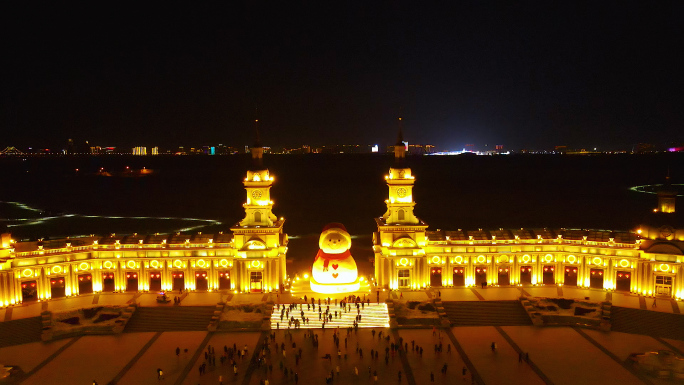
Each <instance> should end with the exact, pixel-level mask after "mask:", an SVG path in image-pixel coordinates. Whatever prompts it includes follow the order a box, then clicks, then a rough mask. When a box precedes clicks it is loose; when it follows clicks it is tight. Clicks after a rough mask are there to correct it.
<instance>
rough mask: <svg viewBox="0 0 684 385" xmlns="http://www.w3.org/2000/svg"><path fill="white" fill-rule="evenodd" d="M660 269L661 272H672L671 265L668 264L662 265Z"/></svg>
mask: <svg viewBox="0 0 684 385" xmlns="http://www.w3.org/2000/svg"><path fill="white" fill-rule="evenodd" d="M658 269H659V270H660V271H664V272H668V271H670V265H668V264H667V263H661V264H660V266H658Z"/></svg>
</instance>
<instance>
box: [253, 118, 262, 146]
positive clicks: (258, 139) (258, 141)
mask: <svg viewBox="0 0 684 385" xmlns="http://www.w3.org/2000/svg"><path fill="white" fill-rule="evenodd" d="M254 133H255V136H254V145H253V146H252V147H262V145H261V135H259V119H254Z"/></svg>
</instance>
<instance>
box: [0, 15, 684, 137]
mask: <svg viewBox="0 0 684 385" xmlns="http://www.w3.org/2000/svg"><path fill="white" fill-rule="evenodd" d="M16 3H21V2H16ZM275 3H276V2H263V3H262V2H259V3H257V2H252V3H251V4H250V5H247V6H245V5H236V4H234V5H232V6H231V7H230V8H227V7H226V8H215V9H206V8H202V9H198V8H195V6H194V4H193V3H191V2H187V3H184V4H185V6H183V7H178V8H166V7H160V8H147V9H143V8H139V7H138V6H137V5H130V4H129V5H128V6H125V5H119V4H118V3H108V4H111V5H112V6H111V7H110V8H107V7H105V6H103V5H99V6H98V7H97V8H83V7H82V6H79V7H78V8H70V9H69V8H64V6H63V5H59V6H51V7H50V8H48V7H47V6H40V5H38V4H36V3H31V4H30V6H27V7H25V8H8V6H7V5H3V6H2V9H1V10H0V12H1V13H2V15H3V16H2V24H3V25H2V27H1V28H2V42H3V44H2V47H3V49H2V56H3V58H2V59H1V60H0V63H1V64H0V65H1V66H2V82H1V83H0V88H1V89H0V96H1V99H0V100H1V101H2V104H1V106H0V118H1V120H0V127H2V128H1V130H0V132H1V133H2V135H1V136H0V147H2V148H4V146H9V145H13V146H17V147H26V146H31V145H32V146H57V147H58V146H62V147H63V146H64V145H65V143H66V140H67V138H74V139H75V140H77V141H80V140H89V141H90V143H91V144H97V145H116V146H133V145H145V146H155V145H158V146H161V147H169V146H178V145H186V146H189V145H193V146H201V145H215V144H217V143H223V144H226V145H232V146H243V145H245V144H249V143H251V141H252V139H251V137H252V132H251V129H252V123H251V120H252V119H253V118H254V115H255V113H254V108H255V105H258V106H259V118H260V121H261V129H262V134H263V137H264V144H265V145H271V146H299V145H301V144H310V145H325V144H335V143H355V144H356V143H359V144H374V143H378V144H381V145H385V144H390V143H392V142H393V141H394V138H395V135H396V123H395V119H396V117H397V116H398V114H399V111H400V109H402V108H403V115H404V116H405V119H406V124H405V131H406V132H405V138H406V139H407V140H409V141H410V142H419V143H432V144H436V145H438V147H439V148H440V149H457V148H461V147H462V146H463V145H464V144H465V143H474V144H476V147H477V148H480V149H482V148H483V147H484V145H485V144H489V145H490V146H492V145H494V144H504V145H506V147H507V148H510V149H519V148H522V147H526V148H537V149H541V148H549V147H553V146H554V145H561V144H563V145H568V146H576V147H579V146H582V147H594V146H597V147H601V148H604V149H613V148H630V147H631V146H632V145H633V144H634V143H637V142H650V143H655V144H658V145H662V146H664V145H667V144H671V143H682V142H684V134H683V133H684V129H683V127H684V108H683V106H684V75H683V73H684V59H683V58H684V53H683V52H684V31H683V29H684V28H683V25H684V22H682V20H684V12H683V10H684V3H682V2H633V1H626V2H623V1H620V2H614V3H608V2H586V3H585V2H582V3H577V2H562V3H561V2H537V3H531V2H527V3H524V5H516V4H512V3H511V2H500V3H496V2H489V1H477V2H476V1H471V2H441V3H442V5H439V6H435V5H434V4H433V5H430V4H429V3H428V4H426V3H424V2H412V3H411V5H401V4H399V3H395V2H381V3H374V4H372V5H366V4H364V2H338V3H327V2H325V4H326V6H322V7H321V8H315V7H314V6H317V5H319V4H323V3H318V2H309V3H306V5H307V6H294V5H292V4H291V3H290V2H281V3H280V4H277V5H274V4H275ZM446 3H449V4H448V5H446ZM451 3H457V4H451ZM329 4H334V6H333V5H329ZM402 4H403V3H402ZM115 5H116V6H115ZM117 6H118V7H117ZM12 7H15V6H12ZM124 7H125V8H124Z"/></svg>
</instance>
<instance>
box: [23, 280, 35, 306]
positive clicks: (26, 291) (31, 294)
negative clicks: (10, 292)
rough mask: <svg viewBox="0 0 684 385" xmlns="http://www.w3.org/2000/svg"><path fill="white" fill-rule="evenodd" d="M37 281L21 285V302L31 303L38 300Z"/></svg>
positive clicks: (25, 282)
mask: <svg viewBox="0 0 684 385" xmlns="http://www.w3.org/2000/svg"><path fill="white" fill-rule="evenodd" d="M36 286H37V284H36V281H24V282H22V283H21V301H22V302H31V301H37V300H38V289H37V287H36Z"/></svg>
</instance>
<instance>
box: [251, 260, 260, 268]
mask: <svg viewBox="0 0 684 385" xmlns="http://www.w3.org/2000/svg"><path fill="white" fill-rule="evenodd" d="M259 266H260V263H259V261H252V267H259Z"/></svg>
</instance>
